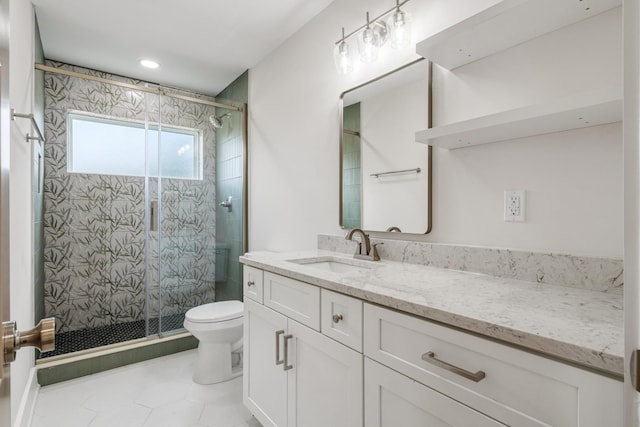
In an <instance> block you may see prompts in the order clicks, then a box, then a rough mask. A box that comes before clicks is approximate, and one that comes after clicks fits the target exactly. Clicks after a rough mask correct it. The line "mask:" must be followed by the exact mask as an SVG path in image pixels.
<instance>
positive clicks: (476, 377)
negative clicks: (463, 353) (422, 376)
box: [422, 351, 487, 383]
mask: <svg viewBox="0 0 640 427" xmlns="http://www.w3.org/2000/svg"><path fill="white" fill-rule="evenodd" d="M422 360H424V361H425V362H428V363H431V364H432V365H435V366H437V367H439V368H442V369H446V370H447V371H449V372H453V373H454V374H456V375H460V376H461V377H464V378H466V379H468V380H471V381H473V382H476V383H477V382H480V381H481V380H482V379H483V378H484V377H486V376H487V375H486V374H485V373H484V371H478V372H470V371H467V370H466V369H462V368H459V367H457V366H455V365H452V364H450V363H447V362H445V361H443V360H440V359H438V358H436V354H435V353H434V352H433V351H428V352H426V353H425V354H423V355H422Z"/></svg>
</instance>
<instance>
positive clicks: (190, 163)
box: [157, 96, 216, 334]
mask: <svg viewBox="0 0 640 427" xmlns="http://www.w3.org/2000/svg"><path fill="white" fill-rule="evenodd" d="M159 117H160V120H159V126H158V147H159V148H158V151H157V154H158V159H157V160H158V161H157V165H158V171H157V175H158V185H157V188H158V201H159V209H158V212H159V218H158V221H159V242H158V243H159V244H158V280H159V282H158V283H159V285H158V304H159V333H160V334H162V333H166V332H169V331H175V330H177V329H181V328H182V323H183V321H184V314H185V313H186V312H187V311H188V310H189V309H190V308H192V307H195V306H198V305H202V304H206V303H209V302H213V301H214V300H215V271H216V267H215V262H216V260H215V253H216V187H215V182H216V170H215V146H216V144H215V129H214V128H213V127H212V125H211V120H210V118H211V117H215V108H214V107H212V106H209V105H205V104H201V103H197V102H191V101H187V100H183V99H180V98H174V97H169V96H165V97H162V100H161V102H160V104H159Z"/></svg>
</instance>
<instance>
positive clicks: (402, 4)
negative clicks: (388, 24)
mask: <svg viewBox="0 0 640 427" xmlns="http://www.w3.org/2000/svg"><path fill="white" fill-rule="evenodd" d="M410 1H411V0H403V1H401V2H399V3H398V1H397V0H396V5H395V6H393V7H392V8H391V9H389V10H387V11H386V12H383V13H382V14H380V15H379V16H377V17H375V18H374V19H372V20H371V22H372V23H375V22H377V21H379V20H380V19H382V18H384V17H386V16H387V15H389V14H390V13H391V12H393V11H394V10H396V9H398V8H400V7H402V6H404V5H405V4H407V3H409V2H410ZM367 25H369V23H366V24H364V25H361V26H360V27H358V28H356V29H355V30H353V31H351V32H350V33H349V34H347V35H346V36H344V33H343V36H342V38H341V39H340V40H338V41H337V42H336V43H335V44H339V43H341V42H342V41H344V40H347V39H348V38H350V37H351V36H353V35H355V34H357V33H358V32H360V31H362V30H364V29H365V28H367Z"/></svg>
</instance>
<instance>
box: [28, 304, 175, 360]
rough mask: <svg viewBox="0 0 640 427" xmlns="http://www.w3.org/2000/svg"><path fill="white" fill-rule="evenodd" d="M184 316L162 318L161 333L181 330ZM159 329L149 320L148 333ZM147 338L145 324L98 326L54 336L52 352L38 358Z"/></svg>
mask: <svg viewBox="0 0 640 427" xmlns="http://www.w3.org/2000/svg"><path fill="white" fill-rule="evenodd" d="M182 322H184V314H174V315H171V316H164V317H163V318H162V331H163V332H167V331H174V330H178V329H181V328H182ZM159 327H160V321H159V319H158V318H154V319H149V333H150V334H157V333H158V328H159ZM146 336H147V331H146V322H145V321H144V320H138V321H135V322H124V323H117V324H115V325H107V326H98V327H95V328H86V329H78V330H75V331H67V332H61V333H57V334H56V348H55V350H53V351H49V352H47V353H42V354H40V358H41V359H44V358H47V357H53V356H59V355H61V354H68V353H73V352H75V351H80V350H88V349H90V348H96V347H102V346H104V345H110V344H116V343H121V342H126V341H130V340H135V339H138V338H144V337H146Z"/></svg>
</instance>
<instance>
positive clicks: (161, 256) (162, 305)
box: [35, 61, 246, 357]
mask: <svg viewBox="0 0 640 427" xmlns="http://www.w3.org/2000/svg"><path fill="white" fill-rule="evenodd" d="M39 68H40V69H41V70H44V95H45V96H44V99H45V109H44V122H45V123H44V125H45V138H46V142H45V144H44V150H43V156H42V157H43V158H41V159H40V158H39V159H37V160H36V161H37V166H36V167H37V168H38V173H41V172H42V173H43V175H44V176H43V179H42V180H41V182H42V187H43V188H42V191H41V193H38V194H42V209H43V218H44V220H43V230H42V235H43V239H44V244H43V247H44V254H43V260H44V263H43V264H44V265H43V270H44V286H43V287H44V290H43V295H44V296H43V301H41V302H38V301H37V302H36V303H37V304H38V303H41V304H43V309H42V311H43V312H44V315H45V316H46V317H51V316H53V317H55V318H56V321H57V349H56V351H55V352H53V353H45V354H43V355H42V357H49V356H58V355H61V354H68V353H71V352H75V351H79V350H88V349H93V348H96V347H100V346H104V345H110V344H115V343H121V342H126V341H130V340H137V339H147V338H149V337H158V336H164V335H168V334H172V333H174V332H176V331H180V330H182V324H183V321H184V313H185V312H186V311H187V310H189V309H190V308H192V307H195V306H198V305H201V304H205V303H208V302H213V301H220V300H227V299H241V298H242V287H241V283H242V277H241V274H242V272H241V268H240V265H239V263H238V262H237V259H238V255H240V254H241V253H242V252H243V251H244V249H245V245H246V243H245V241H246V233H244V228H245V224H246V221H245V217H246V210H245V208H244V204H245V194H246V181H245V179H244V175H245V174H244V171H245V165H246V153H245V149H246V104H245V102H246V100H245V101H244V102H242V101H240V102H238V101H231V100H222V99H221V98H220V97H218V98H216V99H213V98H211V97H207V96H204V95H199V94H194V93H191V92H186V91H181V90H176V89H168V88H162V87H160V86H157V85H153V84H149V83H144V82H140V81H137V80H132V79H128V78H123V77H118V76H112V75H108V74H106V73H103V72H97V71H94V70H87V69H83V68H80V67H75V66H71V65H67V64H62V63H57V62H50V61H48V62H47V63H46V65H44V66H39ZM245 77H246V75H245ZM245 80H246V79H245ZM240 84H241V86H242V81H241V82H240ZM244 86H246V81H245V85H244ZM233 92H235V93H237V92H238V89H237V88H234V90H233ZM240 92H242V90H240ZM245 92H246V91H245ZM35 204H36V206H37V205H38V203H37V202H36V203H35ZM36 234H37V233H36Z"/></svg>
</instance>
